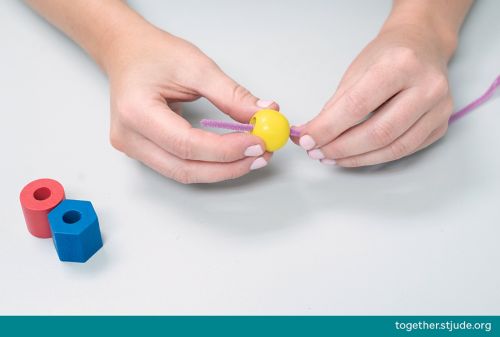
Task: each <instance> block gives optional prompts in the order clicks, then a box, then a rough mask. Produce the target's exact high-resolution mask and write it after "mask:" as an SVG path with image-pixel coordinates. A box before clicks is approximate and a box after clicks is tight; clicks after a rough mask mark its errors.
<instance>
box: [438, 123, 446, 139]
mask: <svg viewBox="0 0 500 337" xmlns="http://www.w3.org/2000/svg"><path fill="white" fill-rule="evenodd" d="M447 131H448V123H446V124H444V125H443V126H441V127H440V128H438V129H437V131H436V134H437V137H438V139H440V138H443V136H444V135H445V134H446V132H447Z"/></svg>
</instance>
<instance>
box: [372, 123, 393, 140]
mask: <svg viewBox="0 0 500 337" xmlns="http://www.w3.org/2000/svg"><path fill="white" fill-rule="evenodd" d="M371 138H372V140H373V142H374V144H375V145H377V146H386V145H388V144H390V143H391V142H392V141H393V140H394V139H395V129H394V127H393V126H392V125H391V124H389V123H387V122H386V123H378V124H376V125H375V126H374V127H373V128H372V131H371Z"/></svg>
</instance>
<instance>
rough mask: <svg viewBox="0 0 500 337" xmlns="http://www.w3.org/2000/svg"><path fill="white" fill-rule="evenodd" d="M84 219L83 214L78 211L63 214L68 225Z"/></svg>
mask: <svg viewBox="0 0 500 337" xmlns="http://www.w3.org/2000/svg"><path fill="white" fill-rule="evenodd" d="M81 218H82V214H81V213H80V212H78V211H74V210H71V211H67V212H66V213H64V214H63V221H64V222H65V223H67V224H72V223H75V222H78V221H80V219H81Z"/></svg>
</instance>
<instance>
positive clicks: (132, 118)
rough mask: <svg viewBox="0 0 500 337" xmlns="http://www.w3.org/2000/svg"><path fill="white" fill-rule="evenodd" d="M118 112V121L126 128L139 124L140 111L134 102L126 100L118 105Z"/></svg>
mask: <svg viewBox="0 0 500 337" xmlns="http://www.w3.org/2000/svg"><path fill="white" fill-rule="evenodd" d="M116 112H117V116H118V120H119V121H120V122H121V123H122V124H123V125H126V126H129V127H131V126H134V125H135V124H137V121H138V118H137V117H138V115H139V111H138V109H137V105H136V104H134V103H133V101H130V100H125V101H119V102H117V103H116Z"/></svg>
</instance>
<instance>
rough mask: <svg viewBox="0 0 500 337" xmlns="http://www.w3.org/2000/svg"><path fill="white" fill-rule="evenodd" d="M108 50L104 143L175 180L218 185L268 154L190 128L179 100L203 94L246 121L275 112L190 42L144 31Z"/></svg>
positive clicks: (250, 143) (245, 137)
mask: <svg viewBox="0 0 500 337" xmlns="http://www.w3.org/2000/svg"><path fill="white" fill-rule="evenodd" d="M145 29H146V30H145V31H138V32H137V33H136V34H132V35H127V36H125V37H120V38H118V39H117V40H115V41H114V42H113V44H112V45H111V46H110V47H109V48H108V50H107V53H106V57H105V59H104V61H103V67H104V69H105V70H106V72H107V73H108V75H109V79H110V85H111V143H112V145H113V146H114V147H115V148H116V149H118V150H120V151H122V152H124V153H126V154H127V155H128V156H130V157H133V158H135V159H138V160H140V161H141V162H143V163H145V164H146V165H148V166H150V167H151V168H153V169H154V170H156V171H158V172H160V173H161V174H163V175H165V176H167V177H169V178H172V179H175V180H177V181H179V182H181V183H199V182H217V181H221V180H226V179H232V178H236V177H240V176H242V175H244V174H247V173H248V172H249V171H250V170H252V169H257V168H260V167H263V166H265V165H266V164H267V162H268V161H269V159H270V157H271V154H270V153H264V150H263V149H264V144H263V142H262V140H261V139H260V138H258V137H256V136H252V135H249V134H244V133H232V134H226V135H217V134H215V133H211V132H208V131H203V130H200V129H198V128H193V127H192V126H191V125H190V124H189V123H188V122H187V121H186V120H185V119H184V118H182V115H181V113H180V109H179V103H180V102H187V101H193V100H196V99H198V98H199V97H206V98H207V99H208V100H209V101H210V102H212V103H213V104H214V105H215V106H216V107H217V108H218V109H220V110H221V111H223V112H224V113H226V114H228V115H229V116H231V117H232V118H233V119H235V120H237V121H239V122H243V123H248V121H249V120H250V118H251V116H252V115H253V114H254V113H255V112H256V111H257V110H259V109H261V108H264V107H268V106H271V107H272V108H274V109H278V108H279V107H278V106H277V105H276V103H273V102H271V101H263V100H259V99H257V98H256V97H254V96H253V95H252V94H251V93H250V92H249V91H248V90H246V89H245V88H243V87H241V86H240V85H238V84H237V83H235V82H234V81H233V80H232V79H230V78H229V77H228V76H227V75H225V74H224V73H223V72H222V71H221V69H219V67H218V66H217V65H216V64H215V63H214V62H213V61H212V60H211V59H209V58H208V57H207V56H206V55H205V54H203V53H202V52H201V51H200V50H199V49H198V48H197V47H195V46H194V45H192V44H190V43H188V42H186V41H185V40H182V39H180V38H177V37H175V36H172V35H170V34H168V33H166V32H163V31H160V30H158V29H156V28H154V27H148V28H145Z"/></svg>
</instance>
